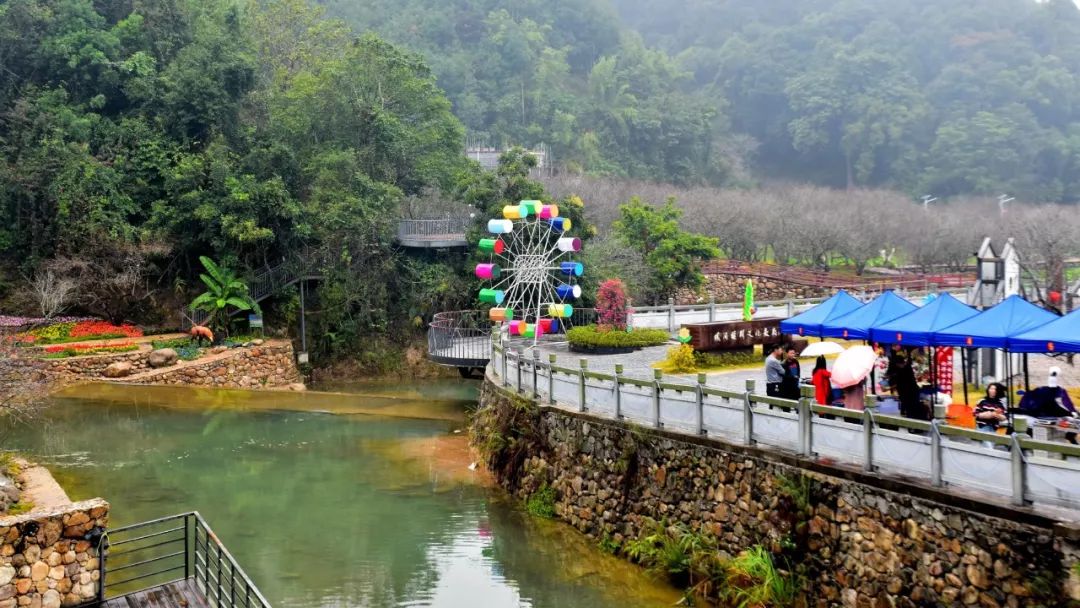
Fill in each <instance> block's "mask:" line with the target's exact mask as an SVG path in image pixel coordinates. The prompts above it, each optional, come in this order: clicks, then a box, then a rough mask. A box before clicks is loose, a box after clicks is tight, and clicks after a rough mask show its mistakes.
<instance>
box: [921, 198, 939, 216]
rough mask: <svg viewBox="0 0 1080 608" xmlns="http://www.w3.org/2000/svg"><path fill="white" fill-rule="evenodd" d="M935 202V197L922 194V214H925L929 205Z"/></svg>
mask: <svg viewBox="0 0 1080 608" xmlns="http://www.w3.org/2000/svg"><path fill="white" fill-rule="evenodd" d="M936 200H937V197H936V196H931V195H929V194H924V195H923V197H922V210H923V213H925V212H926V210H927V209H929V207H930V203H932V202H934V201H936Z"/></svg>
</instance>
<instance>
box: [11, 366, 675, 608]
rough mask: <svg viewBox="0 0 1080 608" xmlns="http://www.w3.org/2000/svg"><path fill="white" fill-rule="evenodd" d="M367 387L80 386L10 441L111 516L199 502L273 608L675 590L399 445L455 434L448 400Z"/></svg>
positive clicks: (579, 597)
mask: <svg viewBox="0 0 1080 608" xmlns="http://www.w3.org/2000/svg"><path fill="white" fill-rule="evenodd" d="M373 388H374V387H367V389H368V390H372V389H373ZM453 390H456V389H453ZM381 391H382V392H380V393H374V392H373V393H372V394H374V395H375V396H374V397H369V396H357V395H345V396H340V395H339V396H333V395H331V396H326V395H317V394H314V393H309V394H295V393H276V394H275V393H239V392H237V391H220V392H214V391H194V390H191V389H173V388H150V387H115V386H103V387H83V388H81V389H80V391H79V393H78V396H79V398H75V396H74V395H70V394H69V395H68V396H66V397H62V398H59V399H57V400H56V403H55V404H54V406H53V407H51V408H49V410H48V411H47V421H46V422H47V423H46V424H44V425H42V426H40V427H37V428H35V429H33V430H30V431H24V432H21V433H19V434H18V436H17V438H16V439H15V443H17V444H18V445H17V446H15V447H16V448H17V449H22V450H24V451H27V452H30V453H31V454H33V455H34V456H35V457H36V458H38V459H39V460H41V461H43V462H45V463H47V464H50V465H51V468H52V469H53V471H54V473H55V474H56V476H57V477H58V478H60V480H61V483H63V484H64V485H65V487H66V488H68V490H69V493H70V494H71V495H72V497H73V498H75V499H82V498H89V497H91V496H96V495H102V496H105V497H107V498H108V499H109V500H110V501H111V502H112V503H113V523H114V525H122V524H125V523H132V522H136V521H141V520H145V519H151V518H154V517H158V516H161V515H166V514H170V513H178V512H182V511H188V510H199V511H200V512H202V513H203V515H204V516H205V517H206V518H207V520H208V521H209V522H210V523H211V525H212V526H214V528H215V531H216V532H217V533H218V534H219V536H220V537H221V538H222V540H223V541H224V542H225V543H226V545H227V546H228V547H229V549H230V550H231V551H232V552H233V554H234V555H235V556H236V557H237V559H238V560H239V561H240V563H241V564H242V565H243V567H244V568H245V569H246V570H247V571H248V573H249V574H250V575H251V577H252V579H253V580H254V581H255V582H256V583H257V584H258V585H259V587H260V588H261V589H262V590H263V591H264V593H265V594H266V596H267V597H268V599H269V600H270V601H271V602H272V603H273V604H274V605H275V606H278V607H282V606H296V607H316V606H372V607H384V606H386V607H388V606H446V607H457V606H493V607H502V606H536V607H544V606H585V607H590V606H594V607H599V608H607V607H612V608H614V607H615V606H624V605H633V606H649V605H670V604H671V603H672V602H673V601H674V600H675V599H677V597H676V596H675V594H674V593H673V592H672V591H671V590H670V589H668V588H666V587H663V586H659V585H654V584H650V583H649V582H648V581H647V580H646V579H644V578H643V576H642V575H641V573H640V571H637V570H636V569H633V568H632V567H631V566H628V565H626V564H624V563H623V562H621V561H618V560H614V559H613V558H612V559H611V560H608V559H607V556H604V555H602V554H599V552H597V551H596V550H595V549H594V548H593V547H591V546H590V545H589V544H588V543H587V542H586V541H584V540H583V539H582V538H581V537H580V536H578V535H576V533H573V532H572V531H571V532H570V533H568V534H564V533H565V532H566V531H567V530H568V529H567V528H566V527H565V526H559V525H553V524H548V523H547V522H536V520H534V519H532V518H528V517H526V516H523V515H522V514H521V513H520V512H519V511H517V510H515V509H513V508H511V507H510V506H509V505H507V504H506V503H504V502H503V500H502V499H501V498H500V494H499V493H498V492H494V491H491V490H488V489H486V488H484V487H481V486H478V485H475V484H472V483H468V481H467V479H466V477H458V476H452V475H446V474H445V473H443V472H442V471H440V467H444V466H445V463H434V462H428V461H425V460H424V457H423V452H418V451H417V450H415V449H411V448H410V447H409V446H415V445H416V443H417V442H424V441H430V440H432V439H433V438H434V439H445V438H453V437H457V438H460V437H461V436H460V435H456V436H455V435H454V433H453V432H454V431H455V430H460V429H461V427H462V417H463V416H462V404H461V398H460V396H457V395H454V394H450V395H447V394H446V393H445V390H443V389H438V390H436V389H431V392H427V393H426V394H425V393H424V392H423V391H421V392H420V393H417V394H416V395H409V396H406V397H405V398H402V397H401V396H400V395H398V394H395V393H394V392H392V391H389V390H387V389H386V387H382V389H381ZM236 393H239V396H238V397H237V395H236ZM234 397H236V398H234ZM417 397H419V400H416V399H417ZM163 404H164V405H163ZM450 404H455V405H450ZM295 410H301V411H295ZM320 410H325V411H334V412H337V413H344V414H348V415H329V414H325V413H320ZM361 411H364V412H378V413H379V414H382V415H358V414H359V413H360V412H361ZM400 412H404V415H405V416H406V417H404V418H401V417H395V416H396V415H397V414H399V413H400ZM426 413H430V414H431V415H432V418H434V419H427V418H421V417H419V416H420V415H421V414H426ZM395 446H397V447H395ZM461 464H463V462H458V463H455V464H454V466H460V465H461ZM545 524H547V525H545Z"/></svg>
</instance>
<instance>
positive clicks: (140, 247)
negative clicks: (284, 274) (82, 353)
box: [0, 0, 478, 350]
mask: <svg viewBox="0 0 1080 608" xmlns="http://www.w3.org/2000/svg"><path fill="white" fill-rule="evenodd" d="M463 134H464V130H463V128H462V126H461V123H460V122H459V121H458V120H457V119H456V118H455V117H454V116H453V115H452V114H451V112H450V103H449V102H448V101H447V99H446V97H445V96H444V94H443V93H442V91H441V90H439V88H438V87H437V86H436V84H435V81H434V78H433V77H432V76H431V74H430V72H429V70H428V68H427V66H426V64H425V63H424V61H423V60H422V59H421V58H420V57H418V56H416V55H413V54H410V53H408V52H405V51H403V50H401V49H399V48H396V47H394V46H391V45H390V44H388V43H387V42H384V41H383V40H381V39H379V38H377V37H375V36H374V35H366V36H361V37H355V36H354V34H353V33H352V32H351V31H350V30H349V28H348V27H347V26H345V25H344V24H343V23H341V22H338V21H333V20H324V19H322V18H321V16H320V14H319V11H318V10H316V9H314V8H313V7H312V6H309V5H308V4H307V3H306V2H304V1H303V0H288V1H281V2H273V3H267V4H266V5H265V6H264V5H260V4H259V3H258V2H254V1H253V2H251V3H250V4H238V3H236V2H233V1H230V0H212V1H208V0H200V1H198V2H195V1H188V0H98V1H94V2H91V1H90V0H10V1H7V2H0V216H2V221H0V275H2V277H3V280H2V281H0V292H2V293H0V297H3V298H4V302H5V308H4V309H5V311H9V312H10V311H14V310H27V311H28V312H32V308H33V307H34V306H33V305H32V304H31V303H30V302H27V301H26V300H28V299H30V300H32V299H33V296H32V294H30V293H29V292H31V291H32V290H31V289H30V285H31V284H32V283H33V282H34V281H36V280H37V279H41V278H42V277H49V278H51V280H52V284H53V285H56V284H58V283H59V282H62V281H70V282H72V283H73V284H74V285H75V286H76V288H75V290H74V295H73V296H72V297H73V301H71V302H70V303H69V305H68V308H70V309H71V310H72V311H77V312H81V313H90V314H97V315H103V316H107V317H109V318H110V319H116V320H136V321H139V322H144V323H164V324H169V323H172V324H174V325H175V324H176V323H177V322H178V321H177V317H176V313H177V311H178V310H179V309H180V307H181V306H182V305H185V304H186V303H187V302H190V298H191V297H193V289H197V288H198V286H199V285H200V282H199V278H198V272H199V271H201V266H199V263H198V261H197V260H198V257H199V256H202V255H206V256H210V257H212V258H214V259H215V260H218V261H219V262H220V263H223V264H225V265H227V266H229V267H231V268H234V269H235V270H236V271H237V272H239V273H241V274H246V273H248V272H252V271H254V270H257V269H259V268H265V267H267V266H270V265H274V264H277V263H279V262H280V261H281V260H282V259H283V257H286V256H295V255H298V254H303V255H304V256H306V257H307V258H308V259H309V260H315V261H318V262H319V263H320V267H319V269H320V271H322V272H323V273H325V275H326V278H327V280H326V281H324V282H322V283H321V284H320V287H319V291H318V294H317V298H316V300H315V304H317V306H318V311H317V313H316V314H314V315H312V317H311V319H309V323H310V324H311V325H312V326H313V327H314V335H318V336H320V344H319V346H320V347H321V348H325V349H326V350H334V349H343V348H345V347H347V346H349V345H356V344H358V343H359V342H360V340H361V339H362V338H364V337H368V336H371V335H374V334H378V335H387V333H388V328H391V327H400V326H403V325H405V324H412V323H413V319H414V317H416V316H417V315H422V314H424V312H425V311H426V310H427V309H429V308H430V307H432V306H439V305H440V303H439V300H438V295H437V294H435V295H433V293H432V291H431V290H435V291H436V292H438V290H440V289H442V290H446V288H447V284H448V282H452V281H454V280H455V276H456V275H457V273H456V271H455V270H454V269H449V268H446V267H442V266H440V265H439V264H438V263H434V262H425V261H423V260H419V259H413V258H408V257H406V256H402V255H400V253H399V252H397V251H395V250H394V248H393V234H394V230H395V228H396V219H397V214H398V206H399V205H400V204H401V203H402V202H403V201H405V200H407V199H408V197H410V196H413V195H419V194H421V193H424V192H428V191H435V192H441V191H446V192H449V191H452V190H455V189H458V188H466V187H468V185H469V184H470V183H472V180H474V179H476V178H477V177H478V171H477V170H475V169H474V168H473V167H471V166H470V164H469V163H468V162H467V161H466V160H465V159H464V158H463V156H462V154H461V147H462V145H463V141H464V140H463ZM451 291H454V290H451ZM439 293H441V292H439ZM455 293H456V295H457V297H467V294H465V292H464V290H456V291H455ZM21 296H26V297H25V298H21ZM283 297H284V299H283V300H281V303H282V306H281V310H282V314H284V315H285V318H284V319H281V321H283V322H289V324H291V322H292V321H295V316H294V315H295V303H290V301H289V297H290V295H289V294H288V293H287V294H284V296H283ZM291 297H293V298H295V295H292V296H291ZM290 315H293V316H291V318H290Z"/></svg>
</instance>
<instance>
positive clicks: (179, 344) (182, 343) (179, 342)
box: [150, 338, 191, 349]
mask: <svg viewBox="0 0 1080 608" xmlns="http://www.w3.org/2000/svg"><path fill="white" fill-rule="evenodd" d="M150 345H151V346H153V347H154V348H155V349H157V348H173V349H179V348H184V347H187V346H191V338H173V339H171V340H154V341H153V342H151V343H150Z"/></svg>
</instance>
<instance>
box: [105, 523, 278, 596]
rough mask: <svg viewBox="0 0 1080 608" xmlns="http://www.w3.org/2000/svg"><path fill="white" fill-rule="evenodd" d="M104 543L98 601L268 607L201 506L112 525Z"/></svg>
mask: <svg viewBox="0 0 1080 608" xmlns="http://www.w3.org/2000/svg"><path fill="white" fill-rule="evenodd" d="M100 547H101V551H102V555H103V556H104V559H102V560H101V562H100V563H101V566H100V568H101V570H100V572H101V574H100V578H101V581H102V582H103V584H102V585H101V587H100V591H99V597H98V602H97V604H96V605H99V606H104V607H106V608H143V607H147V608H150V607H153V608H174V607H175V608H203V607H205V608H210V607H211V606H213V607H216V608H270V603H269V602H268V601H266V598H265V597H263V595H262V594H261V593H260V592H259V590H258V588H256V587H255V584H254V583H252V582H251V579H249V578H248V576H247V574H245V573H244V571H243V570H242V569H241V568H240V566H239V564H237V563H236V560H235V559H233V556H232V555H231V554H230V553H229V550H228V549H226V548H225V546H224V545H223V544H222V543H221V541H220V540H219V539H218V537H217V535H216V534H214V531H213V530H211V529H210V526H209V525H207V523H206V520H204V519H203V518H202V516H201V515H199V513H198V512H194V511H193V512H190V513H182V514H180V515H173V516H170V517H163V518H161V519H155V520H152V521H147V522H143V523H139V524H134V525H131V526H124V527H120V528H113V529H111V530H108V532H106V533H105V534H104V535H103V536H102V538H101V541H100Z"/></svg>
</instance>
